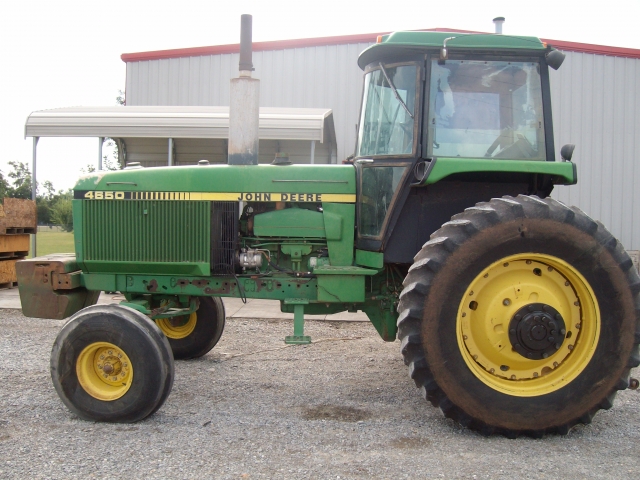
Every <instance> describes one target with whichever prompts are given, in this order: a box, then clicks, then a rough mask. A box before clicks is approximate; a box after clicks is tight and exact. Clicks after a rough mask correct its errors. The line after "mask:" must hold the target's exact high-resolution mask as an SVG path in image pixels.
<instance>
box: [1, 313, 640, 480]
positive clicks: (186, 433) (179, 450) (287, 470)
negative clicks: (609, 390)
mask: <svg viewBox="0 0 640 480" xmlns="http://www.w3.org/2000/svg"><path fill="white" fill-rule="evenodd" d="M61 325H62V322H60V321H54V320H35V319H29V318H25V317H23V316H22V314H21V313H20V312H19V311H16V310H3V311H0V332H1V333H0V352H1V353H2V368H1V370H0V381H1V384H2V387H1V388H0V478H145V479H152V478H334V479H335V478H341V479H344V478H369V477H373V478H394V479H395V478H442V477H444V478H456V477H465V478H507V477H509V478H513V477H517V476H519V477H523V478H554V479H555V478H630V477H635V476H636V475H637V472H638V470H639V469H640V458H639V456H640V433H639V431H638V426H639V425H640V410H639V408H638V407H639V406H640V393H638V392H634V391H629V390H627V391H625V392H621V393H620V394H619V395H618V398H617V401H616V404H615V406H614V408H613V409H612V410H609V411H607V412H601V413H600V414H599V415H597V416H596V418H595V419H594V421H593V423H592V424H591V425H589V426H579V427H577V428H574V429H573V430H572V431H571V432H570V434H569V435H568V436H566V437H559V436H549V437H545V438H543V439H539V440H533V439H529V438H521V439H517V440H508V439H506V438H503V437H490V438H484V437H482V436H480V435H478V434H476V433H474V432H471V431H468V430H465V429H463V428H461V427H459V426H458V425H456V424H454V423H453V422H451V421H450V420H447V419H445V418H444V417H443V415H442V414H441V413H440V411H439V410H438V409H435V408H433V407H431V406H430V405H428V404H427V403H426V401H425V400H423V399H422V398H421V397H420V395H419V392H418V391H417V390H416V389H415V387H414V385H413V382H412V381H411V380H410V379H409V378H408V374H407V370H406V367H405V366H404V364H403V363H402V359H401V357H400V353H399V343H398V342H395V343H393V344H387V343H384V342H383V341H382V340H380V339H379V337H377V334H376V332H375V330H374V329H373V327H372V326H371V325H370V324H367V323H328V322H308V323H307V331H308V333H309V334H310V335H311V336H312V338H313V339H314V340H315V341H319V342H318V343H316V344H312V345H310V346H295V347H283V345H284V344H283V342H282V340H283V338H284V336H285V335H288V334H290V333H291V332H292V325H291V323H290V322H286V321H273V320H269V321H266V320H254V321H247V320H228V321H227V328H226V331H225V333H224V335H223V337H222V340H221V341H220V343H219V345H218V346H217V347H216V348H214V350H213V351H212V352H210V353H209V354H208V355H206V356H204V357H203V358H201V359H198V360H195V361H179V362H176V381H175V384H174V387H173V392H172V393H171V395H170V397H169V399H168V400H167V402H166V403H165V405H164V406H163V407H162V408H161V409H160V410H159V411H158V413H156V414H155V415H153V416H152V417H150V418H148V419H146V420H144V421H142V422H139V423H137V424H128V425H127V424H98V423H91V422H85V421H82V420H79V419H78V418H77V417H75V416H74V415H72V414H71V413H70V412H69V411H68V410H67V409H66V408H65V407H64V405H63V404H62V402H61V401H60V400H59V399H58V397H57V395H56V392H55V391H54V389H53V386H52V385H51V380H50V377H49V352H50V348H51V344H52V343H53V340H54V337H55V335H56V334H57V332H58V330H59V329H60V326H61ZM639 374H640V372H638V371H636V372H635V376H638V375H639ZM634 472H636V473H634Z"/></svg>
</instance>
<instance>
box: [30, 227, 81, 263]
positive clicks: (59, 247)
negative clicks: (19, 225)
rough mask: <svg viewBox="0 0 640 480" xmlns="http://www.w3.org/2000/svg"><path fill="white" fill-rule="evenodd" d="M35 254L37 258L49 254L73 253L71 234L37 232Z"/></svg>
mask: <svg viewBox="0 0 640 480" xmlns="http://www.w3.org/2000/svg"><path fill="white" fill-rule="evenodd" d="M36 242H37V247H36V252H37V254H38V256H39V257H41V256H42V255H49V254H50V253H73V252H74V251H75V247H74V245H73V233H70V232H38V234H37V235H36Z"/></svg>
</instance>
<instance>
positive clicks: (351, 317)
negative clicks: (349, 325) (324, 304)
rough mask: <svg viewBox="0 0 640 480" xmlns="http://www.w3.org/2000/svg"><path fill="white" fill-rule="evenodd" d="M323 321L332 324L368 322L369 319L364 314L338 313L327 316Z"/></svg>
mask: <svg viewBox="0 0 640 480" xmlns="http://www.w3.org/2000/svg"><path fill="white" fill-rule="evenodd" d="M325 320H327V321H332V322H368V321H369V317H367V315H366V314H365V313H364V312H355V313H353V312H340V313H334V314H332V315H327V318H325Z"/></svg>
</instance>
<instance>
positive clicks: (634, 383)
mask: <svg viewBox="0 0 640 480" xmlns="http://www.w3.org/2000/svg"><path fill="white" fill-rule="evenodd" d="M638 387H640V381H638V379H637V378H630V379H629V388H630V389H631V390H637V389H638Z"/></svg>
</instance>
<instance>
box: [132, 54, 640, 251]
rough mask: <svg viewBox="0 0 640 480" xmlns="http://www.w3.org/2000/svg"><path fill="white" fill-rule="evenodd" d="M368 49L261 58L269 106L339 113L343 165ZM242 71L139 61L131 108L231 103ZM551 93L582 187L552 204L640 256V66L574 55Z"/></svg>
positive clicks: (203, 61)
mask: <svg viewBox="0 0 640 480" xmlns="http://www.w3.org/2000/svg"><path fill="white" fill-rule="evenodd" d="M368 45H369V44H367V43H356V44H345V45H332V46H324V47H305V48H292V49H286V50H274V51H262V52H254V54H253V55H254V57H253V58H254V66H255V76H256V77H257V78H260V79H261V80H262V81H261V83H260V88H261V90H260V104H261V106H265V107H311V108H313V107H319V108H331V109H333V116H334V123H335V129H336V138H337V143H338V162H340V161H341V160H343V159H344V158H346V157H347V156H348V155H350V154H351V153H352V152H353V149H354V143H355V125H356V123H357V122H358V113H359V109H360V96H361V91H362V71H361V70H360V68H358V66H357V63H356V60H357V58H358V55H359V53H360V52H361V51H362V50H364V49H365V48H366V47H367V46H368ZM237 68H238V55H237V54H224V55H210V56H201V57H185V58H176V59H164V60H149V61H140V62H130V63H127V84H126V88H127V90H126V91H127V104H128V105H228V104H229V79H231V78H232V77H234V76H236V75H237ZM551 90H552V102H553V111H554V123H555V127H554V130H555V144H556V151H557V152H559V151H560V147H561V146H562V145H564V144H565V143H575V144H576V145H577V146H576V150H575V153H574V160H575V162H576V163H577V165H578V185H575V186H571V187H559V188H557V189H556V191H554V194H553V196H554V197H555V198H557V199H559V200H561V201H563V202H565V203H567V204H569V205H577V206H578V207H580V208H581V209H583V210H584V211H586V212H587V213H588V214H589V215H591V216H592V217H594V218H596V219H598V220H600V221H601V222H602V223H604V224H605V225H606V226H607V227H608V228H609V229H610V230H611V231H612V233H613V234H614V235H615V236H616V237H618V238H619V239H620V241H621V242H622V243H623V245H625V247H626V248H627V249H629V250H640V218H637V217H639V214H640V212H639V211H638V209H640V202H639V200H640V188H637V189H636V188H635V184H636V182H638V181H640V151H639V149H640V60H638V59H631V58H621V57H607V56H602V55H594V54H585V53H575V52H567V59H566V60H565V62H564V64H563V65H562V67H561V68H560V70H558V71H557V72H556V71H552V74H551ZM558 158H559V153H558ZM636 205H638V206H636Z"/></svg>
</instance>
